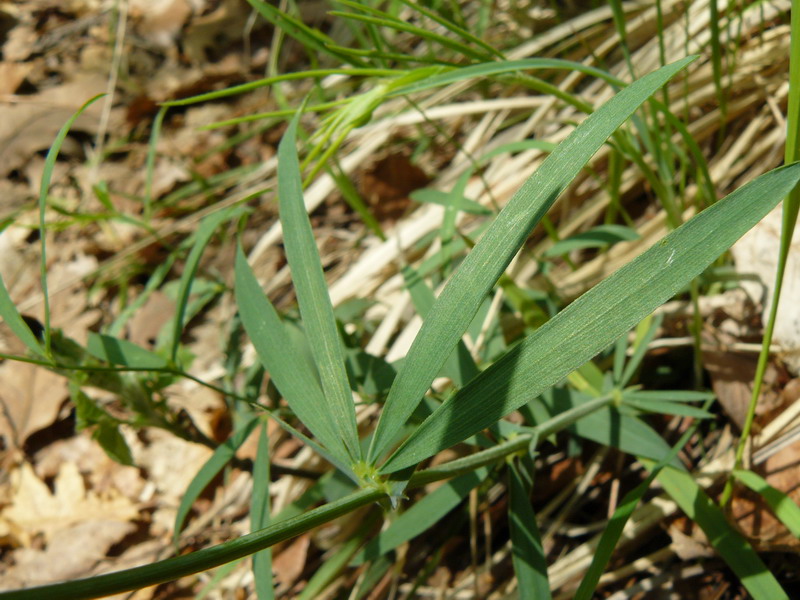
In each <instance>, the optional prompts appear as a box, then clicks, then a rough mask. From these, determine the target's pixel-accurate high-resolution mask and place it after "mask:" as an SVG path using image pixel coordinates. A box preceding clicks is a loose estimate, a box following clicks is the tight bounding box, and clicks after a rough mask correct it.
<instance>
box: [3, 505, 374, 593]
mask: <svg viewBox="0 0 800 600" xmlns="http://www.w3.org/2000/svg"><path fill="white" fill-rule="evenodd" d="M384 496H385V493H384V492H382V491H380V490H377V489H366V490H359V491H357V492H355V493H353V494H350V495H349V496H345V497H344V498H341V499H340V500H336V501H334V502H331V503H329V504H325V505H323V506H320V507H319V508H315V509H313V510H310V511H308V512H307V513H305V514H302V515H300V516H297V517H294V518H292V519H287V520H286V521H281V522H279V523H275V524H274V525H270V526H269V527H266V528H264V529H262V530H260V531H256V532H253V533H250V534H248V535H244V536H242V537H240V538H237V539H235V540H231V541H230V542H225V543H224V544H219V545H218V546H213V547H211V548H207V549H205V550H200V551H198V552H192V553H191V554H185V555H183V556H176V557H174V558H168V559H166V560H162V561H159V562H156V563H153V564H150V565H144V566H141V567H135V568H133V569H126V570H125V571H118V572H116V573H107V574H105V575H98V576H96V577H88V578H86V579H77V580H75V581H68V582H65V583H55V584H52V585H44V586H41V587H35V588H28V589H24V590H14V591H11V592H3V593H0V598H2V599H3V600H48V599H50V598H52V599H55V600H61V599H63V598H70V600H80V599H83V598H99V597H102V596H109V595H111V594H118V593H121V592H126V591H129V590H136V589H140V588H143V587H146V586H150V585H154V584H158V583H165V582H167V581H173V580H175V579H178V578H179V577H183V576H185V575H191V574H193V573H198V572H200V571H205V570H206V569H211V568H213V567H218V566H219V565H224V564H225V563H229V562H231V561H234V560H237V559H239V558H243V557H245V556H249V555H250V554H253V553H255V552H258V551H259V550H263V549H264V548H268V547H269V546H272V545H274V544H277V543H278V542H282V541H284V540H288V539H289V538H293V537H295V536H298V535H300V534H301V533H303V532H305V531H308V530H309V529H312V528H314V527H317V526H319V525H323V524H325V523H328V522H329V521H332V520H333V519H335V518H337V517H341V516H342V515H345V514H347V513H349V512H352V511H354V510H355V509H356V508H359V507H361V506H365V505H367V504H371V503H372V502H375V501H376V500H380V499H381V498H383V497H384Z"/></svg>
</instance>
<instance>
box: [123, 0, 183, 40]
mask: <svg viewBox="0 0 800 600" xmlns="http://www.w3.org/2000/svg"><path fill="white" fill-rule="evenodd" d="M130 11H131V12H130V14H131V17H132V18H133V19H134V20H136V21H138V22H137V27H136V29H137V32H138V33H139V35H141V36H143V37H144V38H145V39H147V40H149V41H150V42H152V43H154V44H157V45H159V46H161V47H162V48H169V47H171V46H172V45H173V44H174V43H175V38H176V37H177V35H178V34H179V33H180V32H181V29H182V28H183V25H184V23H186V20H187V19H188V18H189V15H191V14H192V7H191V6H190V5H189V3H188V2H187V1H186V0H130Z"/></svg>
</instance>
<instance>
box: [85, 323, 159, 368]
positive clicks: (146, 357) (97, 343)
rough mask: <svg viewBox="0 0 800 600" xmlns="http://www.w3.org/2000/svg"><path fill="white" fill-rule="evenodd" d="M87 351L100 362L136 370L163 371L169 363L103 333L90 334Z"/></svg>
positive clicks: (139, 347)
mask: <svg viewBox="0 0 800 600" xmlns="http://www.w3.org/2000/svg"><path fill="white" fill-rule="evenodd" d="M86 350H87V351H88V352H89V354H91V355H92V356H94V357H95V358H99V359H100V360H104V361H106V362H108V363H111V364H112V365H123V366H125V367H133V368H135V369H163V368H166V367H167V361H166V360H165V359H164V357H163V356H160V355H158V354H156V353H155V352H150V351H149V350H145V349H144V348H142V347H141V346H137V345H136V344H134V343H133V342H129V341H128V340H124V339H120V338H116V337H113V336H110V335H105V334H102V333H94V332H93V331H90V332H89V338H88V340H87V342H86Z"/></svg>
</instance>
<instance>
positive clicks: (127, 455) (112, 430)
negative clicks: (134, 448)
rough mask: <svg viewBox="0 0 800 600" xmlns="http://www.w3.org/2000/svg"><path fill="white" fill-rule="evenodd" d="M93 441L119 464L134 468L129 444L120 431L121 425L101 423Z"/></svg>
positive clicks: (93, 434) (94, 433)
mask: <svg viewBox="0 0 800 600" xmlns="http://www.w3.org/2000/svg"><path fill="white" fill-rule="evenodd" d="M92 439H94V440H95V441H96V442H97V443H98V444H100V447H101V448H102V449H103V450H104V451H105V453H106V454H108V455H109V456H110V457H111V458H112V459H113V460H115V461H117V462H118V463H119V464H121V465H126V466H128V467H132V466H133V455H132V454H131V449H130V448H129V447H128V442H126V441H125V438H124V437H123V436H122V433H121V432H120V430H119V424H117V423H109V422H104V423H100V424H99V425H98V426H97V429H95V430H94V431H93V432H92Z"/></svg>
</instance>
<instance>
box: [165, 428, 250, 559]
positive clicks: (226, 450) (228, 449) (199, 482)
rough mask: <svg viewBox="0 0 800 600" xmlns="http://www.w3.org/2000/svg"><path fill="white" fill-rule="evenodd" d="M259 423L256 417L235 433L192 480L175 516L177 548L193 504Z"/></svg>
mask: <svg viewBox="0 0 800 600" xmlns="http://www.w3.org/2000/svg"><path fill="white" fill-rule="evenodd" d="M258 422H259V421H258V418H257V417H254V418H253V419H251V420H250V421H248V422H247V423H245V424H244V425H242V426H241V427H240V428H239V429H237V430H236V431H234V432H233V435H231V437H229V438H228V439H227V440H226V441H225V442H224V443H223V444H221V445H219V446H218V447H217V449H216V450H215V451H214V454H212V455H211V457H210V458H209V459H208V460H207V461H206V462H205V464H204V465H203V466H202V467H200V470H199V471H198V472H197V474H196V475H195V476H194V477H193V478H192V481H191V483H189V487H188V488H186V493H185V494H184V495H183V498H181V503H180V505H179V506H178V512H177V514H176V515H175V528H174V530H173V533H172V542H173V543H174V544H175V545H176V547H177V544H178V536H179V535H180V533H181V529H183V523H184V521H185V520H186V516H187V515H188V514H189V511H190V510H191V508H192V504H194V501H195V500H197V498H198V497H199V496H200V494H201V493H202V492H203V490H204V489H206V486H207V485H208V484H209V483H211V480H212V479H214V477H216V476H217V473H219V472H220V471H221V470H222V468H223V467H224V466H225V465H227V464H228V463H229V462H230V460H231V459H232V458H233V455H234V454H236V451H237V450H238V449H239V446H241V445H242V444H244V441H245V440H246V439H247V437H248V436H249V435H250V433H251V432H252V431H253V429H255V427H256V425H258Z"/></svg>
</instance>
